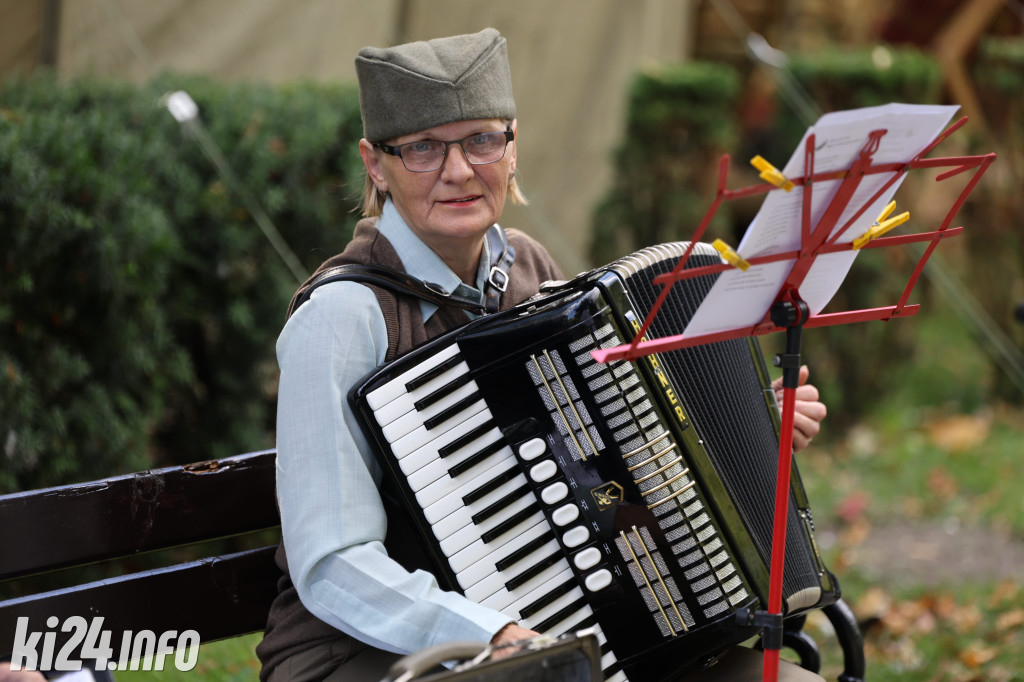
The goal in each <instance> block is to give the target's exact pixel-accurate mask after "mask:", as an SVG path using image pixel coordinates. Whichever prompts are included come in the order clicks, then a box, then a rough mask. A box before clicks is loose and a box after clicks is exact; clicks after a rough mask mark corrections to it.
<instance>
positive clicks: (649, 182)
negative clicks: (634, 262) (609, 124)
mask: <svg viewBox="0 0 1024 682" xmlns="http://www.w3.org/2000/svg"><path fill="white" fill-rule="evenodd" d="M738 90H739V79H738V76H737V75H736V73H735V72H734V71H733V70H732V69H730V68H729V67H726V66H722V65H719V64H708V63H701V62H688V63H686V64H680V65H662V66H657V67H652V68H649V69H647V70H645V71H643V72H641V73H639V74H637V76H636V77H635V79H634V81H633V85H632V89H631V91H630V97H629V112H628V122H627V128H626V134H625V138H624V140H623V143H622V145H621V146H620V148H619V150H618V151H617V152H616V156H615V158H616V168H617V174H616V178H615V183H614V186H613V187H612V189H611V191H610V193H609V194H608V196H607V197H606V198H605V199H604V200H603V201H602V202H601V203H600V205H599V206H598V207H597V209H596V211H595V213H594V228H593V229H594V238H593V240H592V244H593V246H592V251H591V259H592V260H593V262H595V263H607V262H609V261H611V260H614V259H615V258H618V257H619V256H622V255H625V254H627V253H629V252H630V251H633V250H636V249H637V248H640V247H643V246H648V245H650V244H657V243H661V242H668V241H674V240H678V239H685V238H686V237H687V236H689V235H690V234H692V232H693V230H694V229H695V228H696V227H697V224H698V223H699V221H700V219H701V217H702V216H703V215H704V211H705V210H706V207H707V203H708V200H707V197H708V196H709V195H710V194H711V193H712V192H713V187H714V185H713V184H712V185H710V187H709V185H708V183H707V179H708V177H709V174H708V172H707V169H708V168H709V167H714V164H715V163H716V161H717V158H718V156H719V155H720V154H721V153H722V150H723V149H725V148H726V147H728V146H729V144H730V143H731V141H732V140H733V138H734V136H735V124H734V123H733V120H732V111H733V108H734V105H735V100H736V96H737V92H738ZM711 180H712V182H713V181H714V174H713V173H712V174H711Z"/></svg>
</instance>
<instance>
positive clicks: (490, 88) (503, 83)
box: [356, 28, 516, 142]
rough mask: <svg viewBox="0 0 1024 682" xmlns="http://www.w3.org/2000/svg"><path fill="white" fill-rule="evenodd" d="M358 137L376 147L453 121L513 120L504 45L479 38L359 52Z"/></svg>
mask: <svg viewBox="0 0 1024 682" xmlns="http://www.w3.org/2000/svg"><path fill="white" fill-rule="evenodd" d="M356 74H357V75H358V77H359V108H360V112H361V114H362V117H363V135H364V136H365V137H366V139H368V140H370V141H371V142H382V141H384V140H390V139H393V138H396V137H399V136H401V135H408V134H409V133H415V132H417V131H420V130H426V129H428V128H433V127H434V126H438V125H442V124H445V123H452V122H454V121H467V120H472V119H482V118H499V119H513V118H515V115H516V104H515V101H514V100H513V99H512V74H511V72H510V71H509V66H508V50H507V47H506V44H505V39H504V38H503V37H502V36H501V34H500V33H498V31H497V30H495V29H493V28H486V29H484V30H483V31H480V32H479V33H470V34H467V35H459V36H451V37H448V38H438V39H436V40H427V41H418V42H414V43H405V44H404V45H397V46H395V47H388V48H380V47H364V48H363V49H361V50H360V51H359V55H358V56H357V57H356Z"/></svg>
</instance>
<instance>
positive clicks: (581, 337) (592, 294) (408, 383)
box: [350, 242, 838, 682]
mask: <svg viewBox="0 0 1024 682" xmlns="http://www.w3.org/2000/svg"><path fill="white" fill-rule="evenodd" d="M686 247H687V244H686V243H678V242H677V243H671V244H663V245H659V246H655V247H650V248H647V249H644V250H641V251H639V252H637V253H634V254H632V255H631V256H628V257H626V258H623V259H621V260H619V261H616V262H615V263H612V264H611V265H609V266H606V267H604V268H600V269H598V270H595V271H592V272H590V273H586V274H585V275H582V276H580V277H577V278H576V279H574V280H573V281H572V282H569V283H566V284H562V285H559V286H557V287H552V288H551V289H549V290H546V291H545V292H544V293H543V294H541V295H539V296H537V297H535V298H533V299H531V300H530V301H527V302H525V303H523V304H521V305H520V306H518V307H516V308H514V309H512V310H509V311H506V312H504V313H500V314H496V315H489V316H486V317H482V318H480V319H477V320H475V321H473V322H471V323H469V324H467V325H465V326H464V327H461V328H459V329H457V330H454V331H452V332H450V333H448V334H446V335H444V336H442V337H439V338H437V339H434V340H433V341H431V342H429V343H427V344H425V345H423V346H421V347H419V348H417V349H415V350H414V351H412V352H411V353H409V354H408V355H406V356H404V357H402V358H400V359H398V360H396V361H395V362H393V363H390V364H388V365H386V366H384V367H382V368H380V369H379V370H377V371H376V372H374V373H373V374H372V375H371V376H370V377H369V378H368V379H367V380H366V381H365V382H363V383H361V384H360V385H359V386H358V387H356V388H355V389H354V390H353V392H352V394H351V396H350V399H351V400H352V403H353V405H354V406H355V408H356V411H357V413H358V414H359V415H360V419H361V420H362V422H363V426H364V427H365V429H366V432H367V434H368V436H369V439H370V441H371V443H373V444H374V445H375V446H376V448H377V450H378V455H379V457H380V461H381V464H382V466H383V468H384V470H385V472H386V473H387V475H388V476H389V478H390V479H391V482H392V483H393V484H394V487H395V489H397V491H398V496H399V497H400V498H401V503H402V504H403V506H404V508H405V509H406V511H408V513H409V514H410V515H411V517H412V518H413V519H414V522H415V523H416V525H417V526H418V528H417V531H418V533H419V534H420V535H421V536H422V537H423V538H424V539H425V545H426V547H427V550H428V552H429V554H430V555H431V560H432V562H433V564H434V566H433V568H434V573H435V575H437V577H438V580H439V582H440V584H441V585H443V586H445V587H447V588H449V589H453V590H458V591H460V592H462V593H464V594H465V595H466V596H467V597H469V598H470V599H473V600H474V601H477V602H479V603H481V604H484V605H487V606H490V607H492V608H495V609H497V610H499V611H502V612H504V613H507V614H508V615H509V616H510V617H511V618H513V619H517V620H519V621H520V623H521V624H523V625H524V626H525V627H529V628H532V629H534V630H537V631H539V632H543V633H545V634H551V635H559V634H562V633H566V632H573V631H576V630H579V629H581V628H585V627H593V628H595V629H596V631H597V632H598V638H599V641H600V643H601V647H602V648H601V651H602V654H603V656H602V668H603V671H604V675H605V678H606V679H608V680H625V679H633V680H634V681H636V680H643V681H645V682H647V681H654V682H657V681H660V680H671V679H674V678H675V677H677V676H678V675H679V674H680V673H683V672H685V671H687V670H691V669H694V668H699V667H701V666H703V665H705V664H706V663H707V662H708V661H709V660H710V659H711V658H713V657H714V656H715V655H717V654H719V653H721V652H722V651H724V650H725V649H727V648H728V647H730V646H732V645H734V644H737V643H739V642H742V641H744V640H746V639H748V638H750V637H752V636H754V635H756V634H757V630H755V629H753V628H751V627H750V626H749V625H747V624H745V622H741V619H740V618H738V616H737V612H738V611H740V610H741V609H757V608H762V607H763V606H764V605H766V604H767V601H768V575H769V566H770V557H771V542H772V518H773V507H774V485H775V474H776V468H777V457H778V429H779V416H778V408H777V406H776V403H775V396H774V393H773V392H772V390H771V388H770V385H769V380H768V373H767V369H766V367H765V364H764V360H763V357H762V355H761V351H760V347H759V346H758V345H757V343H756V342H755V341H754V340H752V339H751V340H746V339H737V340H730V341H722V342H718V343H714V344H709V345H706V346H698V347H694V348H687V349H682V350H676V351H671V352H667V353H661V354H658V355H652V356H649V357H646V358H641V359H639V360H636V361H619V362H613V363H609V364H600V363H597V362H595V361H594V360H593V358H592V357H591V351H592V350H594V349H596V348H602V347H603V348H607V347H611V346H616V345H620V344H622V343H628V342H629V341H630V340H631V339H632V338H633V337H634V335H635V333H636V330H638V329H639V328H640V325H641V323H642V321H643V320H644V319H645V317H646V315H647V313H648V311H649V310H650V308H651V306H652V305H653V304H654V301H655V299H656V298H657V296H658V294H659V293H660V292H659V289H658V288H657V287H656V286H655V285H653V284H652V283H651V280H652V279H653V278H654V277H656V276H657V275H660V274H663V273H666V272H669V271H671V270H672V268H673V267H674V266H675V264H676V263H677V262H678V259H679V258H680V257H681V256H682V254H683V252H684V251H685V249H686ZM718 262H719V259H718V255H717V253H716V252H715V251H714V250H713V249H711V248H710V247H708V246H706V245H703V244H698V245H697V246H696V248H695V250H694V253H693V255H692V256H691V258H690V261H689V263H688V267H698V266H700V265H707V264H711V263H718ZM714 277H715V275H709V276H704V277H698V278H692V279H688V280H683V281H681V282H679V283H678V284H677V285H676V286H675V287H673V289H672V292H671V294H670V295H669V297H668V298H667V299H666V301H665V303H664V304H663V305H662V307H661V309H660V312H659V314H658V316H657V317H656V318H655V321H654V322H653V324H652V326H651V327H650V328H649V330H648V332H647V336H648V337H649V338H657V337H661V336H668V335H673V334H678V333H679V332H681V331H682V329H683V328H684V327H685V325H686V321H687V320H688V319H689V318H690V316H691V315H692V314H693V312H694V311H695V310H696V308H697V306H698V305H699V303H700V301H701V300H702V299H703V297H704V295H705V294H706V293H707V290H708V289H709V288H710V286H711V284H712V283H713V281H714ZM788 523H789V526H788V532H787V543H786V569H785V576H784V589H783V594H784V598H785V599H784V608H785V610H786V613H787V614H788V615H792V614H796V613H800V612H803V611H806V610H809V609H812V608H817V607H821V606H824V605H827V604H829V603H832V602H833V601H835V600H836V599H837V598H838V586H837V584H836V582H835V579H834V577H833V576H832V575H831V574H830V573H829V572H828V570H827V569H826V568H825V566H824V564H823V562H822V560H821V557H820V556H819V554H818V551H817V548H816V545H815V542H814V536H813V523H812V519H811V513H810V508H809V505H808V502H807V499H806V495H805V493H804V490H803V487H802V485H801V483H800V478H799V474H798V472H797V470H796V469H795V468H794V476H793V481H792V488H791V498H790V515H789V520H788Z"/></svg>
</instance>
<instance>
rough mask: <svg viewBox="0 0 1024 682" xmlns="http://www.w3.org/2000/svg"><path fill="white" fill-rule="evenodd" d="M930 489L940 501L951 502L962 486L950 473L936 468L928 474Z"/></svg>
mask: <svg viewBox="0 0 1024 682" xmlns="http://www.w3.org/2000/svg"><path fill="white" fill-rule="evenodd" d="M928 489H929V490H931V491H932V492H933V493H935V496H936V497H938V498H939V499H942V500H949V499H952V498H953V497H955V496H956V493H957V491H958V490H959V489H960V484H959V483H958V482H957V480H956V478H955V477H954V476H952V475H951V474H950V473H949V472H948V471H946V470H945V469H943V468H942V467H935V468H934V469H932V470H931V471H929V472H928Z"/></svg>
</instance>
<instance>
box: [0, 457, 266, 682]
mask: <svg viewBox="0 0 1024 682" xmlns="http://www.w3.org/2000/svg"><path fill="white" fill-rule="evenodd" d="M274 464H275V453H274V451H266V452H256V453H251V454H246V455H239V456H237V457H231V458H227V459H221V460H214V461H209V462H201V463H198V464H192V465H187V466H176V467H167V468H164V469H156V470H153V471H146V472H142V473H137V474H131V475H127V476H115V477H113V478H108V479H104V480H101V481H95V482H92V483H82V484H77V485H68V486H61V487H57V488H48V489H43V490H34V491H28V492H21V493H14V494H11V495H5V496H2V497H0V547H2V548H3V550H2V551H0V589H4V590H5V592H7V593H10V592H15V593H17V592H18V591H19V590H18V588H19V585H18V583H25V582H26V581H25V580H24V579H25V578H26V577H28V576H34V575H38V574H43V573H47V572H53V571H58V570H62V569H69V568H73V567H81V566H86V565H90V564H95V563H97V562H103V561H107V560H112V559H122V560H123V559H125V558H126V557H129V558H132V557H138V556H139V555H143V554H144V553H148V552H153V551H155V550H163V549H168V548H175V547H182V546H185V545H196V543H203V542H208V541H211V540H222V539H225V538H235V537H237V536H240V535H243V534H247V533H253V532H254V531H267V529H274V528H277V527H278V526H279V524H280V521H279V519H278V515H277V504H276V497H275V495H276V493H275V483H274V480H275V473H274ZM259 535H265V536H269V540H268V541H267V543H266V544H265V546H260V547H256V548H253V549H246V550H244V551H237V552H227V553H221V552H223V551H224V549H223V545H224V544H226V543H223V542H222V543H220V544H219V545H214V546H213V548H212V549H210V547H209V546H207V547H206V548H204V547H202V546H200V545H197V546H196V547H195V551H194V552H193V555H194V556H198V557H200V558H195V559H192V560H186V561H184V562H181V563H173V564H172V565H170V566H161V567H157V568H148V569H145V570H139V571H135V572H131V573H128V574H126V575H120V576H117V577H112V578H105V579H100V580H96V581H91V582H87V583H86V584H77V585H71V586H68V587H60V588H57V589H49V590H47V591H44V592H41V593H36V594H28V595H27V596H13V597H10V598H7V599H5V600H4V601H0V660H6V659H9V658H10V657H11V654H12V649H13V647H14V643H15V638H16V636H17V632H16V628H17V626H18V621H19V619H20V618H23V617H27V618H28V619H29V620H28V628H27V630H28V631H29V632H44V633H47V632H55V639H54V643H53V646H52V647H51V650H52V652H53V655H54V656H57V654H58V653H59V652H61V650H62V648H63V647H64V646H65V645H66V644H67V643H68V642H69V641H70V640H71V639H72V638H73V637H77V634H76V632H75V630H74V629H73V628H70V627H69V631H68V632H64V631H62V630H61V628H62V627H65V625H64V623H65V622H66V621H67V619H68V618H72V617H75V616H78V617H83V618H84V619H86V621H87V622H88V623H89V624H92V623H93V618H96V617H100V616H102V617H103V619H104V620H103V622H102V629H103V630H106V631H109V632H110V633H111V637H110V640H109V646H110V647H111V650H112V653H111V659H112V660H114V661H124V660H126V659H127V657H128V653H129V652H124V655H122V651H121V647H122V642H123V641H124V638H123V635H124V633H126V632H127V633H133V634H130V635H129V641H132V640H133V639H134V638H135V635H136V634H137V633H140V632H142V631H146V630H148V631H151V632H153V633H155V635H156V637H159V636H160V635H161V633H167V632H170V631H176V632H177V633H179V635H180V634H181V633H184V632H186V631H189V630H192V631H195V632H197V633H198V636H199V639H200V640H201V641H202V642H209V641H215V640H219V639H224V638H228V637H234V636H237V635H242V634H246V633H250V632H256V631H260V630H263V628H264V626H265V625H266V621H267V613H268V611H269V609H270V603H271V601H272V600H273V599H274V596H275V595H276V593H277V579H278V578H279V577H280V571H279V570H278V569H277V567H276V566H275V564H274V551H275V550H276V547H277V538H278V533H276V532H269V533H262V534H259ZM182 553H183V552H182ZM59 577H60V576H59V575H56V574H55V575H54V576H53V579H56V578H59ZM46 578H49V576H46V577H45V578H44V579H46ZM12 581H17V583H15V582H12ZM50 582H52V580H51V581H50ZM5 596H6V595H5ZM54 617H55V619H56V620H54ZM48 619H50V620H51V623H53V624H55V625H56V626H57V627H56V629H55V628H54V627H48V626H47V620H48ZM44 639H45V635H44V637H43V638H40V639H39V641H38V642H37V643H36V645H35V650H36V651H37V652H38V654H39V655H40V656H41V655H42V654H43V648H44V641H43V640H44ZM82 643H85V642H84V641H83V642H81V643H79V644H78V645H77V646H75V645H74V644H72V645H71V646H70V647H69V649H68V651H67V652H65V653H67V654H68V658H69V659H70V660H72V661H76V660H81V657H80V650H81V644H82ZM143 645H147V646H148V645H149V643H148V642H146V641H142V642H141V644H140V646H139V650H140V651H144V650H145V647H144V646H143ZM150 648H152V646H151V647H150ZM167 663H170V660H169V659H168V660H167ZM165 667H167V666H165Z"/></svg>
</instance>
